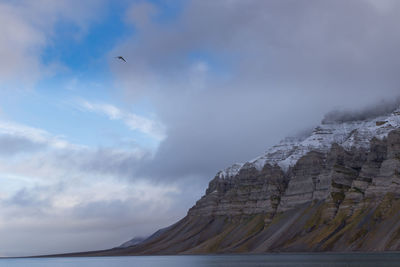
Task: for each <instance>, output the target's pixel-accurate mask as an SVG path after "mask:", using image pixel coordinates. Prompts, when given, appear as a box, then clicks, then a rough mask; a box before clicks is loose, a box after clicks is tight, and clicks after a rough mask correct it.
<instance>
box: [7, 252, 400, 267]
mask: <svg viewBox="0 0 400 267" xmlns="http://www.w3.org/2000/svg"><path fill="white" fill-rule="evenodd" d="M0 266H7V267H21V266H24V267H26V266H29V267H39V266H40V267H50V266H51V267H71V266H74V267H75V266H83V267H106V266H107V267H127V266H135V267H136V266H137V267H154V266H161V267H203V266H211V267H217V266H218V267H219V266H222V267H256V266H324V267H329V266H400V253H383V254H361V253H357V254H269V255H204V256H132V257H97V258H42V259H0Z"/></svg>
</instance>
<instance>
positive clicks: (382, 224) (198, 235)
mask: <svg viewBox="0 0 400 267" xmlns="http://www.w3.org/2000/svg"><path fill="white" fill-rule="evenodd" d="M399 126H400V112H399V110H397V111H395V112H393V113H392V114H390V115H388V116H386V117H379V118H375V119H373V120H369V121H362V122H348V123H347V124H346V123H344V124H340V125H322V126H320V127H317V128H316V129H315V130H314V132H313V133H312V134H311V135H310V136H309V137H305V138H298V139H285V140H284V141H283V142H281V144H279V145H278V146H275V147H273V148H271V149H270V150H268V151H267V152H266V153H265V155H263V156H261V157H259V158H257V159H255V160H253V161H250V162H247V163H245V164H235V165H233V166H232V167H230V168H227V169H225V170H223V171H220V172H218V173H217V175H216V176H215V177H214V179H212V180H211V182H210V183H209V186H208V189H207V190H206V194H205V195H204V196H203V197H202V198H201V199H200V200H199V201H197V203H196V204H195V205H194V206H193V207H192V208H191V209H190V210H189V212H188V214H187V216H186V217H185V218H183V219H182V220H181V221H179V222H177V223H176V224H174V225H172V226H170V227H168V228H166V229H163V230H161V231H159V232H157V233H156V234H154V235H153V236H151V237H150V238H148V239H147V240H145V241H143V242H142V243H140V244H138V245H135V246H131V247H128V248H124V249H121V248H120V249H115V250H112V251H111V252H107V253H108V254H107V253H104V252H103V253H102V255H104V254H105V255H130V254H169V253H240V252H254V253H261V252H270V251H291V252H298V251H356V250H360V251H384V250H399V249H400V128H399Z"/></svg>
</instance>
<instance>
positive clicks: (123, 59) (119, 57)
mask: <svg viewBox="0 0 400 267" xmlns="http://www.w3.org/2000/svg"><path fill="white" fill-rule="evenodd" d="M115 58H118V59H121V60H122V61H124V62H125V63H126V60H125V58H123V57H121V56H118V57H115Z"/></svg>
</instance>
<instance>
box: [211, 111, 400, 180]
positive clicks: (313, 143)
mask: <svg viewBox="0 0 400 267" xmlns="http://www.w3.org/2000/svg"><path fill="white" fill-rule="evenodd" d="M399 127H400V107H399V108H397V109H396V110H395V111H393V112H392V113H390V114H388V115H383V116H379V117H375V118H371V119H367V120H357V121H347V122H343V123H336V122H333V123H326V122H325V123H323V124H321V125H319V126H317V127H316V128H315V129H314V130H313V132H312V133H311V134H310V135H309V136H308V137H303V138H285V139H283V140H282V141H281V142H280V143H279V144H278V145H275V146H273V147H271V148H269V149H268V150H267V151H266V152H265V153H264V155H262V156H259V157H257V158H255V159H253V160H250V161H249V162H247V163H246V164H242V163H235V164H234V165H232V166H231V167H228V168H226V169H225V170H222V171H220V172H218V173H217V176H219V178H221V179H226V178H230V177H233V176H235V175H236V174H237V173H238V172H239V171H240V170H241V168H244V167H246V168H247V167H255V168H257V169H258V170H261V169H262V168H263V167H264V165H265V164H267V163H269V164H271V165H275V164H278V165H279V166H280V167H281V168H282V169H283V170H285V171H287V170H288V168H289V167H290V166H294V165H295V164H296V162H297V161H298V160H299V159H300V158H301V157H302V156H304V155H305V154H306V153H307V152H309V151H311V150H314V151H320V152H327V151H328V150H329V149H330V148H331V145H332V144H333V143H338V144H339V145H341V146H343V147H344V148H346V149H350V148H352V147H355V148H361V147H362V148H367V149H368V148H369V142H370V140H371V139H372V138H373V137H376V138H379V139H382V138H384V137H386V136H387V134H388V133H389V132H390V131H392V130H393V129H396V128H399Z"/></svg>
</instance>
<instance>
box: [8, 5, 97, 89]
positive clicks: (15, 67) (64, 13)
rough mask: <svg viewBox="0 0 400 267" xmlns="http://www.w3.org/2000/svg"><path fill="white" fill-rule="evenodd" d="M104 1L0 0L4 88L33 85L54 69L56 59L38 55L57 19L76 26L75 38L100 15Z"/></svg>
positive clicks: (52, 34) (51, 37)
mask: <svg viewBox="0 0 400 267" xmlns="http://www.w3.org/2000/svg"><path fill="white" fill-rule="evenodd" d="M103 3H104V1H103V0H100V1H92V0H89V1H76V0H72V1H68V0H58V1H51V0H37V1H29V0H21V1H0V25H1V27H0V58H1V61H0V80H1V82H2V85H3V88H6V87H7V85H9V84H13V85H14V86H13V88H15V87H17V88H20V87H28V88H29V87H32V86H33V85H34V84H35V82H36V81H37V80H38V79H40V78H42V77H43V76H45V75H48V74H49V73H52V72H53V69H54V68H57V66H59V65H60V63H57V62H49V63H48V64H44V63H43V62H42V59H41V56H42V53H43V50H44V48H45V47H46V46H48V45H51V44H52V40H53V37H54V35H55V34H56V33H55V32H54V30H55V27H56V25H57V23H58V22H60V21H68V22H70V23H72V24H74V25H76V26H77V28H78V29H79V30H78V31H77V35H78V36H77V37H79V36H81V35H83V34H84V33H85V32H86V30H87V28H88V26H89V24H90V23H91V22H93V21H95V20H96V19H98V17H99V11H100V10H101V8H102V6H103Z"/></svg>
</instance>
